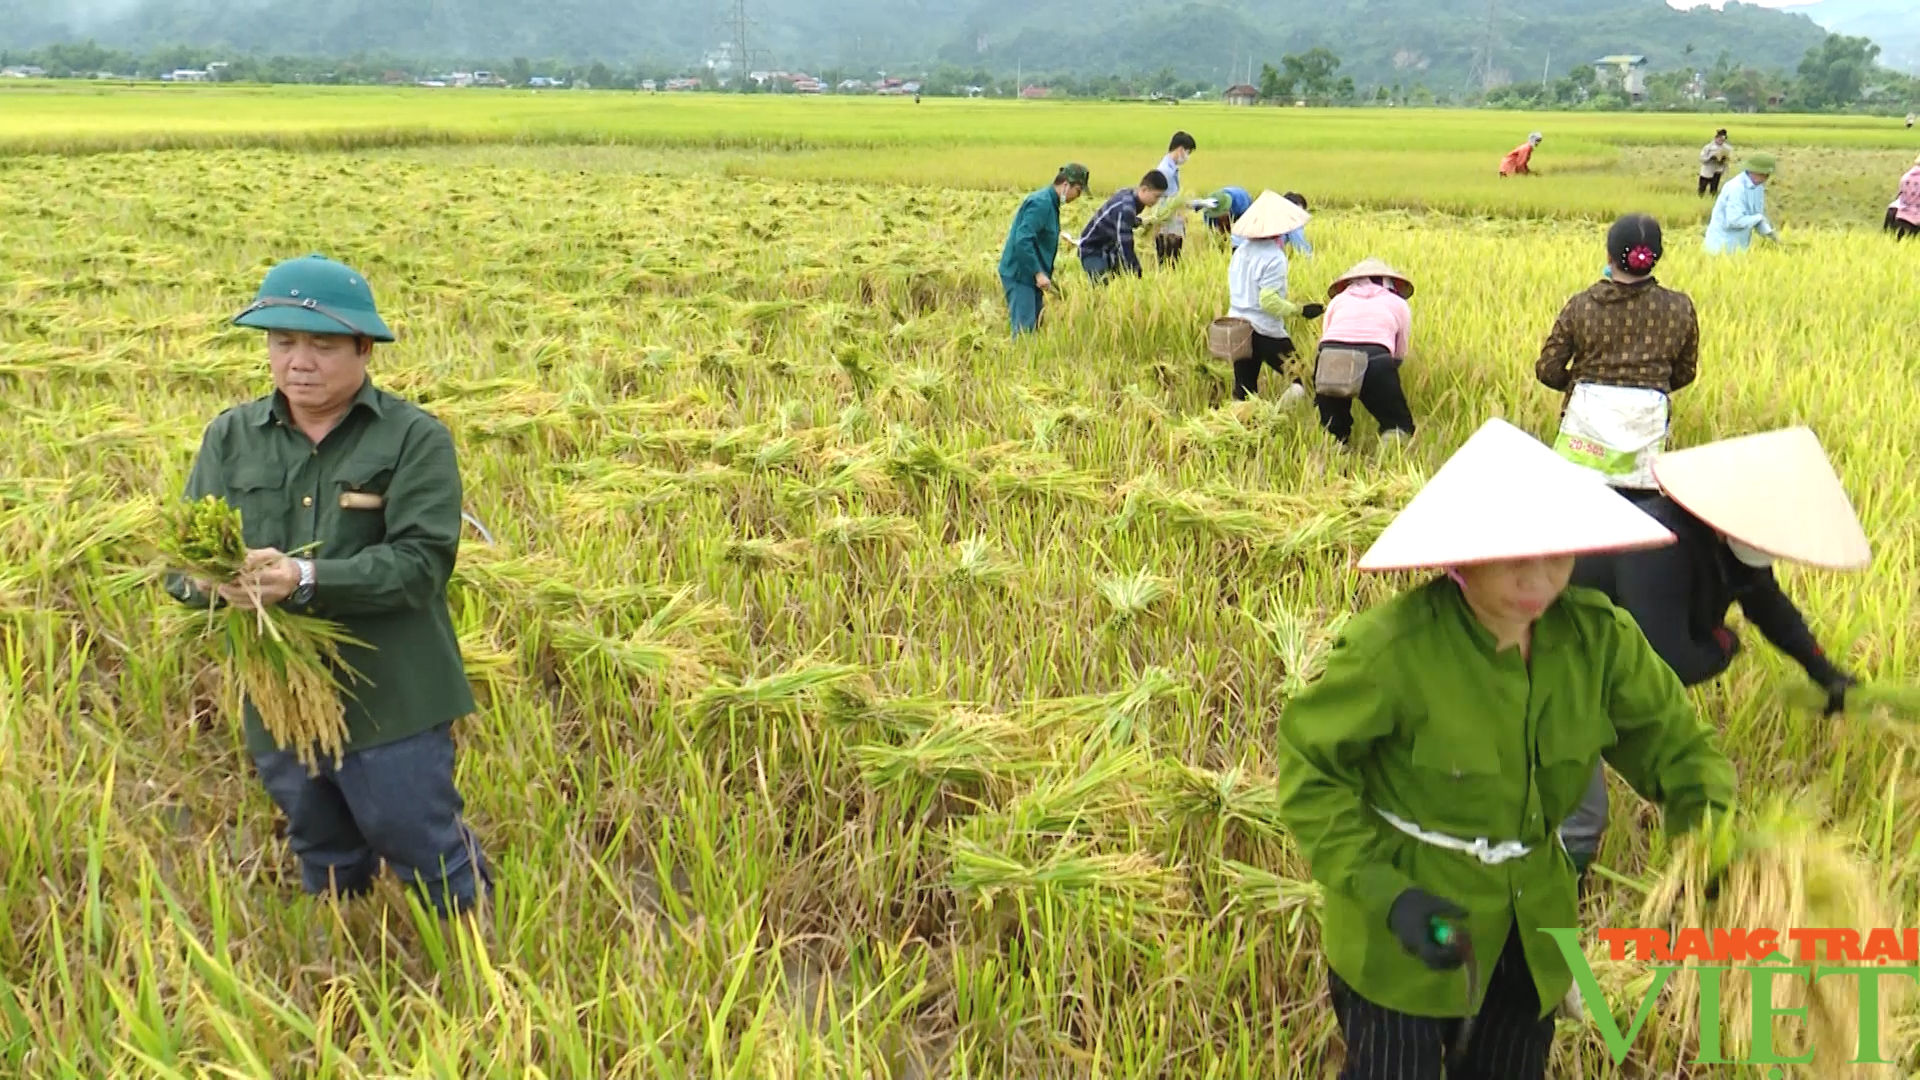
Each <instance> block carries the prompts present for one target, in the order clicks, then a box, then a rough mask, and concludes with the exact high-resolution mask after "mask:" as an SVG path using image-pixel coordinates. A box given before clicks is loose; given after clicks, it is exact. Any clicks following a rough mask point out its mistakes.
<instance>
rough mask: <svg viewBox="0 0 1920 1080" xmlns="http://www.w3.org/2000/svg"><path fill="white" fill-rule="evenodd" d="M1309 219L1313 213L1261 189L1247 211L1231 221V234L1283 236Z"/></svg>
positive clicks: (1263, 238)
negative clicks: (1236, 219) (1258, 195)
mask: <svg viewBox="0 0 1920 1080" xmlns="http://www.w3.org/2000/svg"><path fill="white" fill-rule="evenodd" d="M1311 220H1313V215H1311V214H1309V213H1307V212H1306V211H1305V210H1302V209H1300V207H1299V206H1298V205H1296V204H1294V203H1292V202H1289V201H1288V200H1287V199H1286V198H1285V197H1284V196H1281V195H1276V194H1274V193H1273V192H1271V191H1263V192H1261V193H1260V197H1259V198H1257V199H1255V200H1253V205H1252V206H1249V207H1247V212H1246V213H1244V214H1241V215H1240V219H1239V220H1238V221H1235V222H1234V223H1233V235H1235V236H1241V237H1245V238H1246V239H1249V240H1265V239H1267V238H1269V237H1274V236H1284V235H1286V234H1287V233H1290V232H1292V231H1293V230H1295V229H1297V228H1299V227H1300V226H1302V225H1305V224H1306V223H1307V222H1309V221H1311Z"/></svg>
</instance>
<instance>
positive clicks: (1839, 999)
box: [1641, 799, 1911, 1078]
mask: <svg viewBox="0 0 1920 1080" xmlns="http://www.w3.org/2000/svg"><path fill="white" fill-rule="evenodd" d="M1730 826H1731V823H1730V822H1726V821H1724V820H1723V821H1722V822H1721V823H1719V824H1718V825H1717V826H1716V825H1709V827H1706V828H1703V829H1701V830H1700V831H1699V832H1697V833H1695V834H1692V835H1690V836H1688V837H1686V838H1684V839H1683V840H1682V841H1681V842H1680V843H1679V844H1677V845H1676V848H1675V851H1674V854H1673V857H1672V859H1671V860H1670V862H1669V865H1668V868H1667V870H1666V872H1665V874H1664V875H1663V876H1662V877H1661V878H1660V879H1659V880H1657V881H1656V882H1655V883H1654V887H1653V889H1652V890H1651V891H1650V892H1649V893H1648V895H1647V898H1646V902H1645V904H1644V906H1643V908H1642V911H1641V924H1642V925H1644V926H1648V927H1663V926H1664V927H1670V928H1674V929H1676V930H1677V929H1679V928H1694V927H1697V928H1700V929H1702V930H1705V931H1706V932H1707V934H1708V936H1709V937H1711V936H1712V935H1713V932H1714V931H1715V930H1728V931H1734V930H1754V931H1758V930H1772V931H1774V932H1775V933H1776V934H1777V935H1778V945H1779V947H1778V950H1777V954H1776V955H1777V956H1779V957H1784V958H1785V959H1786V961H1787V962H1786V963H1782V962H1780V961H1779V960H1775V961H1774V962H1773V963H1770V964H1765V966H1768V967H1773V968H1775V969H1776V970H1778V972H1779V974H1777V975H1774V976H1772V977H1771V980H1770V981H1771V982H1772V991H1773V992H1772V998H1773V1007H1774V1008H1775V1009H1789V1010H1802V1009H1804V1010H1805V1012H1804V1013H1803V1014H1802V1013H1798V1012H1793V1013H1788V1014H1786V1015H1784V1016H1776V1017H1775V1018H1774V1020H1773V1047H1772V1049H1773V1052H1774V1054H1776V1055H1778V1056H1783V1057H1800V1056H1804V1055H1805V1054H1806V1053H1807V1052H1808V1051H1809V1050H1810V1049H1811V1050H1812V1051H1813V1053H1814V1057H1813V1059H1812V1061H1811V1062H1810V1063H1808V1064H1807V1065H1805V1066H1803V1068H1804V1069H1805V1071H1804V1072H1802V1073H1799V1074H1797V1075H1804V1076H1809V1077H1822V1078H1829V1077H1844V1076H1862V1077H1864V1076H1885V1075H1888V1073H1887V1072H1886V1069H1887V1066H1885V1065H1880V1066H1874V1065H1864V1064H1863V1065H1851V1064H1849V1063H1850V1062H1852V1061H1854V1060H1855V1059H1856V1058H1861V1057H1863V1055H1861V1054H1860V1053H1859V1049H1860V1045H1859V1039H1860V1030H1859V1028H1860V1018H1861V1014H1860V1000H1861V997H1862V995H1861V992H1860V991H1861V983H1862V981H1863V980H1862V979H1861V977H1859V976H1857V975H1854V974H1851V973H1845V972H1834V973H1831V974H1826V975H1824V976H1822V972H1827V971H1830V969H1835V968H1848V967H1859V966H1863V965H1862V964H1861V962H1859V961H1854V960H1849V959H1848V958H1847V957H1845V956H1843V955H1836V954H1835V950H1834V947H1833V945H1832V943H1831V942H1829V941H1818V942H1802V941H1796V940H1794V939H1793V938H1792V937H1790V936H1789V935H1790V933H1791V932H1792V931H1795V930H1830V929H1839V930H1848V929H1850V930H1853V931H1854V932H1856V933H1857V934H1858V935H1859V941H1860V942H1861V943H1865V942H1867V941H1868V940H1869V935H1870V934H1871V933H1872V932H1873V931H1874V930H1877V929H1892V928H1896V927H1897V926H1898V925H1899V923H1898V910H1897V907H1896V905H1895V904H1893V903H1892V902H1890V901H1889V900H1888V899H1887V895H1888V894H1887V891H1886V889H1885V888H1884V887H1883V885H1882V883H1881V881H1880V879H1879V875H1877V874H1876V873H1875V872H1874V869H1873V868H1872V867H1871V866H1870V865H1868V864H1866V863H1865V862H1863V861H1862V860H1861V859H1860V858H1858V857H1857V856H1855V855H1854V854H1853V853H1852V852H1851V851H1849V850H1848V849H1847V847H1846V846H1845V845H1844V844H1843V843H1842V842H1841V841H1840V840H1839V839H1838V838H1836V837H1834V836H1832V835H1830V834H1827V833H1825V832H1824V831H1821V830H1819V829H1818V828H1816V827H1815V825H1814V824H1813V823H1812V822H1811V821H1809V820H1808V819H1807V818H1806V817H1805V815H1804V814H1802V813H1797V812H1796V811H1794V810H1793V809H1792V808H1791V807H1790V805H1789V802H1788V800H1786V799H1779V800H1777V801H1775V802H1773V803H1772V804H1770V805H1769V806H1768V807H1766V808H1765V809H1764V810H1763V811H1761V812H1760V813H1759V814H1757V815H1756V816H1755V817H1754V818H1753V820H1751V821H1750V822H1748V823H1747V824H1746V825H1745V826H1744V827H1743V828H1742V829H1741V830H1740V831H1739V832H1738V833H1737V834H1736V832H1735V831H1734V829H1733V828H1732V827H1730ZM1716 869H1719V871H1720V872H1719V874H1718V875H1716ZM1716 876H1717V877H1718V882H1717V886H1716V884H1715V878H1716ZM1710 891H1711V892H1713V893H1714V895H1713V897H1712V898H1711V899H1709V898H1708V893H1709V892H1710ZM1763 962H1764V961H1763V958H1760V957H1754V958H1751V959H1748V960H1745V961H1739V962H1731V963H1732V965H1733V966H1734V967H1736V968H1737V970H1729V971H1723V972H1720V973H1719V976H1720V1009H1719V1015H1720V1018H1721V1023H1720V1040H1721V1044H1720V1054H1721V1057H1722V1058H1724V1059H1726V1060H1729V1061H1739V1060H1746V1059H1748V1058H1749V1055H1750V1052H1751V1050H1752V1044H1753V1038H1752V1035H1753V1025H1752V1016H1753V1012H1752V1009H1753V1001H1752V998H1753V979H1754V976H1753V973H1752V971H1751V970H1750V969H1752V968H1755V967H1759V966H1762V965H1763ZM1685 963H1686V965H1687V966H1689V967H1692V966H1696V965H1697V964H1698V963H1699V961H1694V960H1688V961H1686V962H1685ZM1708 963H1709V965H1710V966H1711V965H1716V964H1722V963H1729V962H1727V961H1719V960H1716V961H1710V962H1708ZM1874 981H1875V982H1876V983H1877V984H1878V987H1879V993H1878V1013H1879V1022H1878V1025H1877V1027H1878V1031H1879V1034H1880V1046H1879V1057H1878V1060H1879V1061H1882V1062H1892V1061H1899V1060H1901V1055H1902V1054H1903V1053H1904V1052H1905V1049H1906V1044H1907V1039H1908V1035H1909V1034H1910V1033H1908V1032H1906V1031H1902V1030H1900V1029H1899V1027H1898V1025H1897V1024H1896V1021H1895V1019H1894V1018H1895V1016H1896V1015H1897V1014H1898V1013H1900V1012H1901V1011H1902V1007H1903V1005H1904V1003H1905V1002H1906V1001H1907V1000H1908V998H1909V996H1910V985H1911V980H1903V979H1898V978H1879V979H1875V980H1874ZM1668 986H1669V988H1670V989H1669V992H1668V994H1667V998H1666V1000H1665V1001H1664V1002H1663V1003H1662V1005H1661V1019H1662V1021H1664V1022H1665V1024H1667V1025H1668V1026H1669V1027H1670V1029H1671V1030H1675V1031H1684V1032H1688V1033H1690V1034H1692V1035H1695V1036H1697V1035H1698V1033H1699V1031H1700V1020H1701V1018H1700V1014H1699V998H1700V979H1699V977H1696V976H1692V975H1688V976H1682V977H1676V978H1674V979H1673V980H1671V981H1670V982H1669V983H1668ZM1873 1053H1874V1048H1873V1047H1868V1048H1867V1054H1866V1055H1864V1060H1866V1061H1873V1060H1876V1059H1875V1057H1874V1056H1873ZM1786 1075H1789V1076H1791V1075H1796V1074H1793V1073H1788V1074H1786Z"/></svg>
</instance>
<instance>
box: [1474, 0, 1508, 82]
mask: <svg viewBox="0 0 1920 1080" xmlns="http://www.w3.org/2000/svg"><path fill="white" fill-rule="evenodd" d="M1499 20H1500V0H1487V25H1486V32H1485V33H1484V34H1482V36H1481V39H1480V47H1479V48H1478V49H1476V50H1474V54H1473V68H1472V70H1470V71H1468V72H1467V85H1468V86H1469V87H1474V88H1478V89H1481V90H1491V89H1492V88H1493V77H1494V59H1493V58H1494V54H1495V53H1496V52H1497V51H1498V50H1499V48H1500V21H1499Z"/></svg>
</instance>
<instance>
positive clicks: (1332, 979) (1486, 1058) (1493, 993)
mask: <svg viewBox="0 0 1920 1080" xmlns="http://www.w3.org/2000/svg"><path fill="white" fill-rule="evenodd" d="M1460 979H1461V992H1462V993H1465V989H1466V974H1465V972H1464V971H1462V972H1461V973H1460ZM1327 988H1328V989H1329V990H1330V991H1331V992H1332V994H1333V1013H1334V1016H1335V1017H1336V1018H1337V1019H1338V1020H1339V1021H1340V1031H1341V1033H1342V1035H1343V1036H1344V1037H1345V1039H1346V1044H1347V1060H1346V1064H1345V1065H1344V1066H1343V1067H1342V1068H1341V1070H1340V1080H1440V1078H1441V1075H1442V1073H1443V1066H1444V1065H1445V1063H1446V1057H1447V1053H1448V1051H1449V1048H1450V1047H1451V1045H1452V1043H1453V1040H1454V1038H1455V1036H1456V1035H1457V1034H1458V1032H1459V1030H1460V1021H1459V1020H1436V1019H1433V1018H1431V1017H1425V1016H1410V1015H1408V1014H1406V1013H1403V1012H1395V1011H1394V1010H1392V1009H1388V1008H1385V1007H1383V1006H1380V1005H1376V1004H1374V1003H1373V1002H1371V1001H1368V1000H1367V999H1366V998H1363V997H1361V996H1360V995H1359V994H1357V993H1355V992H1354V990H1353V988H1352V987H1350V986H1348V985H1347V984H1346V983H1345V982H1344V981H1342V980H1341V978H1340V976H1338V975H1336V974H1334V973H1333V972H1332V971H1328V972H1327ZM1552 1050H1553V1014H1552V1013H1548V1014H1547V1015H1546V1016H1545V1017H1544V1018H1543V1017H1541V1015H1540V995H1539V993H1538V992H1537V991H1536V990H1535V989H1534V987H1533V975H1532V973H1531V972H1529V971H1528V970H1527V959H1526V956H1525V954H1523V953H1522V952H1521V951H1520V929H1519V927H1518V926H1517V925H1516V926H1515V927H1514V930H1513V933H1512V934H1510V935H1509V936H1508V937H1507V944H1506V947H1505V948H1504V949H1502V950H1501V952H1500V959H1499V961H1498V962H1497V963H1495V964H1494V966H1493V971H1492V973H1491V974H1489V975H1488V976H1487V995H1486V1000H1485V1001H1484V1002H1483V1003H1482V1004H1481V1006H1480V1016H1479V1018H1478V1019H1477V1020H1475V1021H1474V1025H1473V1034H1472V1036H1471V1038H1470V1040H1469V1041H1468V1044H1467V1054H1466V1057H1465V1058H1464V1059H1462V1060H1461V1061H1459V1062H1457V1063H1455V1064H1454V1066H1453V1067H1452V1068H1448V1069H1445V1070H1444V1074H1445V1076H1446V1080H1545V1077H1546V1075H1547V1055H1548V1054H1549V1053H1550V1052H1551V1051H1552Z"/></svg>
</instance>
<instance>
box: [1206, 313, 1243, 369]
mask: <svg viewBox="0 0 1920 1080" xmlns="http://www.w3.org/2000/svg"><path fill="white" fill-rule="evenodd" d="M1207 351H1208V352H1210V353H1212V354H1213V355H1214V356H1217V357H1219V358H1220V359H1222V360H1245V359H1246V358H1247V357H1249V356H1252V355H1253V324H1252V323H1250V322H1248V321H1247V320H1245V319H1236V318H1231V317H1228V318H1220V319H1215V320H1213V323H1212V324H1211V325H1209V326H1208V327H1207Z"/></svg>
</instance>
